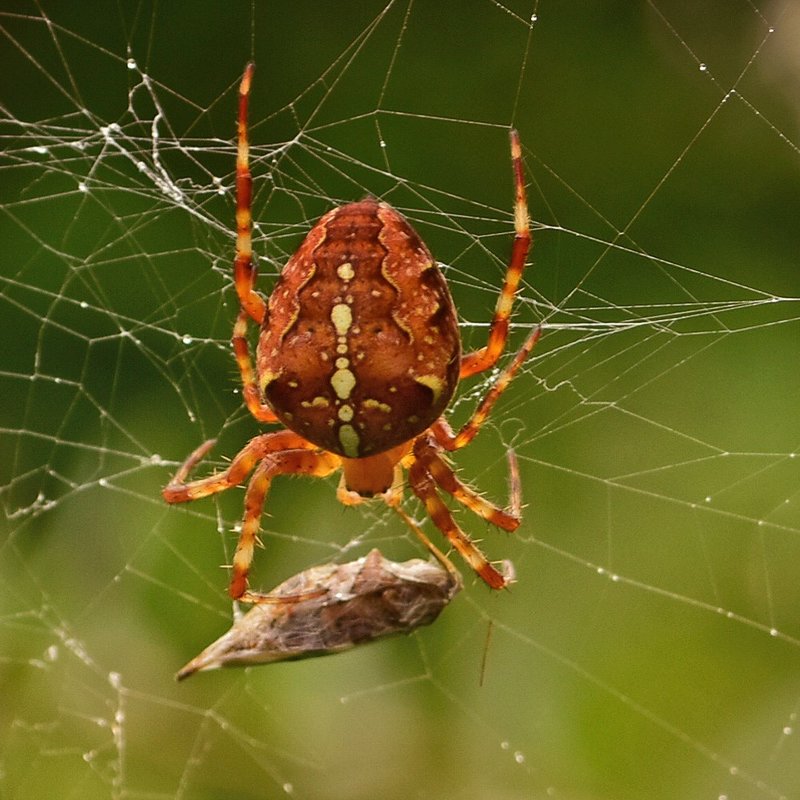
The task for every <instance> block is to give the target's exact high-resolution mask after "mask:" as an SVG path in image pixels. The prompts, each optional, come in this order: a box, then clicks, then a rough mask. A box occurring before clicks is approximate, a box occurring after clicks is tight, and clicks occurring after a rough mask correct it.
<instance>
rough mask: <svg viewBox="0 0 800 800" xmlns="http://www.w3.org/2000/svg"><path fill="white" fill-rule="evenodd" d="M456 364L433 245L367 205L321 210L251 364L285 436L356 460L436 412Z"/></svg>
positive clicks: (376, 205) (411, 433)
mask: <svg viewBox="0 0 800 800" xmlns="http://www.w3.org/2000/svg"><path fill="white" fill-rule="evenodd" d="M460 357H461V343H460V339H459V335H458V324H457V320H456V313H455V308H454V306H453V301H452V299H451V297H450V292H449V291H448V288H447V284H446V283H445V280H444V277H443V276H442V274H441V272H440V271H439V269H438V267H437V266H436V263H435V261H434V260H433V257H432V256H431V254H430V252H429V250H428V248H427V247H426V246H425V244H424V243H423V242H422V240H421V239H420V237H419V236H418V235H417V233H416V232H415V231H414V229H413V228H412V227H411V226H410V225H409V223H408V222H407V220H406V219H405V218H404V217H403V216H402V215H401V214H399V213H398V212H397V211H395V210H394V209H393V208H391V207H390V206H388V205H387V204H385V203H380V202H378V201H377V200H373V199H366V200H362V201H360V202H357V203H349V204H347V205H344V206H340V207H339V208H335V209H333V210H332V211H330V212H328V213H327V214H325V216H323V217H322V219H320V221H319V222H317V224H316V225H315V226H314V227H313V228H312V229H311V231H310V232H309V233H308V236H307V237H306V239H305V241H304V242H303V244H302V245H301V246H300V248H299V249H298V250H297V252H296V253H295V255H294V256H292V258H291V259H290V260H289V262H288V263H287V264H286V266H285V267H284V269H283V272H282V274H281V276H280V278H279V280H278V283H277V285H276V287H275V289H274V291H273V292H272V295H271V297H270V301H269V313H268V315H267V317H266V319H265V322H264V327H263V329H262V332H261V338H260V340H259V345H258V359H257V365H258V373H259V384H260V388H261V391H262V392H263V394H264V398H265V399H266V401H267V402H268V403H269V404H270V406H271V407H272V409H273V410H274V412H275V414H276V415H277V416H278V418H279V419H280V420H281V421H282V422H283V423H284V424H285V425H286V426H287V427H288V428H291V429H292V430H294V431H296V432H297V433H299V434H301V435H302V436H303V437H305V438H306V439H308V440H309V441H311V442H313V443H314V444H316V445H318V446H319V447H322V448H324V449H326V450H329V451H332V452H334V453H337V454H338V455H341V456H344V457H346V458H361V457H366V456H370V455H375V454H377V453H381V452H383V451H385V450H389V449H391V448H393V447H395V446H397V445H399V444H402V443H403V442H406V441H408V440H410V439H413V438H414V437H415V436H417V435H418V434H420V433H421V432H422V431H424V430H426V429H427V428H428V427H429V426H430V425H431V424H432V423H433V422H434V421H435V420H436V419H437V418H438V417H439V416H440V415H441V413H442V412H443V411H444V409H445V407H446V406H447V404H448V402H449V401H450V398H451V397H452V395H453V392H454V390H455V388H456V384H457V382H458V373H459V363H460Z"/></svg>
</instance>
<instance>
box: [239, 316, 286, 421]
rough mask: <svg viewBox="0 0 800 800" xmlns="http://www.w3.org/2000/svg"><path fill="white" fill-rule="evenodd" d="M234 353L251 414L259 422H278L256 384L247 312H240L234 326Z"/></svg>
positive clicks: (244, 395) (243, 395)
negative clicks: (248, 335)
mask: <svg viewBox="0 0 800 800" xmlns="http://www.w3.org/2000/svg"><path fill="white" fill-rule="evenodd" d="M231 342H232V344H233V352H234V353H235V355H236V363H237V364H238V365H239V373H240V374H241V376H242V397H243V398H244V402H245V405H246V406H247V408H248V410H249V411H250V413H251V414H252V415H253V416H254V417H255V418H256V419H257V420H258V421H259V422H277V421H278V418H277V417H276V416H275V412H274V411H273V410H272V409H271V408H270V407H269V406H268V405H267V404H266V403H265V402H264V401H263V400H262V399H261V392H260V390H259V388H258V383H257V382H256V376H255V372H254V370H253V361H252V359H251V358H250V347H249V345H248V344H247V312H246V311H240V312H239V316H238V317H237V318H236V324H235V325H234V326H233V338H232V339H231Z"/></svg>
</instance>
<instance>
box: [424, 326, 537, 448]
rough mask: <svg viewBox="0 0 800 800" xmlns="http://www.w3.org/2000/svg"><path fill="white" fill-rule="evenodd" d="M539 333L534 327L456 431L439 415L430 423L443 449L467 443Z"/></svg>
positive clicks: (532, 346) (481, 423) (532, 345)
mask: <svg viewBox="0 0 800 800" xmlns="http://www.w3.org/2000/svg"><path fill="white" fill-rule="evenodd" d="M540 335H541V329H540V328H536V329H535V330H534V331H533V332H532V333H531V334H530V335H529V336H528V338H527V339H526V340H525V341H524V342H523V344H522V347H521V348H520V349H519V350H518V351H517V354H516V355H515V356H514V359H513V361H512V362H511V363H510V364H509V365H508V366H507V367H506V368H505V369H504V370H503V371H502V372H501V373H500V374H499V375H498V376H497V378H496V379H495V381H494V383H493V384H492V386H491V387H490V389H489V391H488V392H486V394H485V395H484V397H483V399H482V400H481V402H480V403H478V407H477V408H476V409H475V411H473V412H472V416H471V417H470V418H469V419H468V420H467V421H466V422H465V423H464V425H463V426H462V427H461V429H460V430H459V431H458V433H454V432H453V430H452V428H451V427H450V425H449V424H448V423H447V421H446V420H445V419H444V417H441V418H440V419H438V420H436V422H434V423H433V425H431V428H430V429H431V432H432V433H433V435H434V437H435V438H436V441H437V442H438V443H439V444H440V445H441V446H442V447H444V449H445V450H459V449H460V448H462V447H465V446H466V445H468V444H469V443H470V442H471V441H472V440H473V439H474V438H475V435H476V434H477V433H478V431H479V430H480V428H481V425H483V423H484V422H485V420H486V418H487V417H488V416H489V414H490V413H491V410H492V406H494V404H495V403H496V402H497V400H498V399H499V397H500V395H501V394H503V392H504V391H505V390H506V389H507V388H508V384H509V383H511V380H512V378H513V377H514V375H516V373H517V371H518V370H519V368H520V367H521V366H522V364H523V362H524V361H525V359H526V358H527V357H528V355H529V354H530V352H531V350H533V348H534V347H535V345H536V342H537V341H538V340H539V336H540Z"/></svg>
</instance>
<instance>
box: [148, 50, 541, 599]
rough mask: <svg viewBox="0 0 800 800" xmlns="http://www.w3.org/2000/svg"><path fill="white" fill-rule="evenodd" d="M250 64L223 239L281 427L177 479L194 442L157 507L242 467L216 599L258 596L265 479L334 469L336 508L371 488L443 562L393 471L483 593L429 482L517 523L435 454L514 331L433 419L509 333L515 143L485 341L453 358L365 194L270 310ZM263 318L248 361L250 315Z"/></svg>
mask: <svg viewBox="0 0 800 800" xmlns="http://www.w3.org/2000/svg"><path fill="white" fill-rule="evenodd" d="M252 75H253V65H252V64H249V65H248V66H247V68H246V70H245V73H244V77H243V78H242V83H241V87H240V90H239V138H238V156H237V162H236V195H237V208H236V220H237V234H238V235H237V243H236V259H235V262H234V282H235V285H236V290H237V293H238V295H239V300H240V303H241V311H240V313H239V316H238V318H237V320H236V324H235V326H234V333H233V347H234V351H235V353H236V360H237V363H238V365H239V369H240V372H241V375H242V384H243V395H244V399H245V402H246V404H247V407H248V409H249V410H250V412H251V413H252V414H253V416H255V418H256V419H257V420H259V421H260V422H264V423H276V422H280V423H282V424H283V425H284V426H285V429H284V430H278V431H276V432H273V433H264V434H261V435H259V436H256V437H254V438H253V439H251V440H250V441H249V442H248V443H247V444H246V445H245V446H244V447H243V448H242V450H241V451H240V452H239V453H238V454H237V455H236V456H235V457H234V458H233V460H232V461H231V463H230V466H229V467H228V468H227V469H226V470H224V471H223V472H220V473H218V474H215V475H211V476H209V477H207V478H201V479H199V480H194V481H187V478H188V476H189V473H190V471H191V469H192V468H193V467H194V466H195V465H196V464H197V463H198V461H200V460H201V459H202V458H203V456H204V455H205V454H206V453H207V452H208V450H209V449H210V448H211V446H212V445H213V441H210V442H206V443H204V444H203V445H201V446H200V447H199V448H198V449H197V450H195V452H194V453H192V454H191V455H190V456H189V458H188V459H186V461H185V462H184V464H183V465H182V466H181V468H180V469H179V470H178V472H177V474H176V475H175V477H174V478H173V480H172V481H171V483H170V484H169V485H168V486H166V487H165V488H164V492H163V494H164V497H165V499H166V500H167V502H170V503H180V502H184V501H187V500H194V499H197V498H200V497H206V496H208V495H210V494H214V493H216V492H220V491H223V490H225V489H228V488H230V487H231V486H235V485H238V484H240V483H241V482H242V481H243V480H244V479H245V478H246V476H247V475H248V474H249V473H250V472H251V471H252V472H253V475H252V477H251V479H250V481H249V483H248V487H247V492H246V496H245V516H244V521H243V524H242V530H241V533H240V536H239V542H238V544H237V547H236V553H235V554H234V559H233V577H232V579H231V584H230V590H229V591H230V594H231V596H232V597H234V598H237V599H243V600H247V601H250V602H258V601H259V600H260V599H263V596H261V595H259V593H257V592H250V591H248V590H247V575H248V572H249V569H250V563H251V561H252V556H253V548H254V546H255V543H256V541H257V537H258V531H259V528H260V522H261V513H262V510H263V506H264V500H265V498H266V494H267V491H268V490H269V486H270V483H271V482H272V479H273V477H274V476H276V475H281V474H306V475H314V476H317V477H324V476H326V475H329V474H331V473H332V472H334V471H336V470H338V469H341V470H342V483H341V484H340V488H339V491H338V497H339V499H340V500H341V501H342V502H343V503H347V504H353V503H358V502H361V500H362V498H365V497H371V496H373V495H380V496H382V497H383V498H384V499H385V500H386V502H388V503H389V504H390V505H391V506H393V507H395V508H396V509H397V510H398V512H399V513H400V514H401V516H402V517H403V519H404V520H405V521H406V522H407V523H408V524H409V525H410V526H411V527H412V528H413V529H414V530H415V532H416V533H417V535H419V536H420V538H421V539H422V540H423V541H424V542H425V544H426V546H428V547H429V548H430V549H431V550H432V551H433V552H434V554H435V555H437V557H438V558H440V560H443V563H446V564H449V562H448V561H447V559H446V558H445V557H444V556H443V555H442V554H441V553H440V552H439V551H438V550H437V549H436V548H435V547H434V546H433V545H432V544H431V543H430V541H429V540H428V539H427V537H426V536H425V535H424V534H423V533H422V531H421V530H420V529H419V528H418V526H416V525H415V524H414V523H413V522H412V520H411V519H410V518H409V517H408V515H406V514H405V513H404V512H403V511H402V509H401V508H400V494H401V486H402V477H403V470H404V469H406V470H408V483H409V485H410V487H411V490H412V491H413V492H414V493H415V494H416V495H417V496H418V497H419V498H420V499H421V500H422V502H423V503H424V505H425V508H426V511H427V513H428V514H429V516H430V517H431V519H432V520H433V522H434V524H435V525H436V527H437V528H439V530H440V531H441V532H442V533H443V534H444V535H445V536H446V537H447V538H448V540H449V541H450V542H451V543H452V545H453V546H454V547H455V548H456V549H457V550H458V551H459V553H460V554H461V555H462V556H463V557H464V558H465V560H466V561H467V562H468V563H469V564H470V566H472V568H473V569H474V570H475V571H476V572H477V573H478V574H479V575H480V576H481V578H483V580H484V581H485V582H486V583H487V584H488V585H489V586H491V587H492V588H495V589H498V588H502V587H503V586H505V585H507V583H508V580H509V578H508V576H507V575H506V574H504V573H503V572H502V571H500V570H498V569H497V568H496V567H494V566H493V565H492V564H490V563H489V562H488V561H487V560H486V558H485V557H484V555H483V554H482V553H481V552H480V550H479V549H478V548H477V546H476V545H475V544H474V543H473V542H472V541H471V540H470V539H469V537H468V536H467V535H466V534H465V533H464V532H463V531H462V530H461V529H460V528H459V526H458V525H457V524H456V522H455V520H454V519H453V517H452V515H451V513H450V511H449V509H448V508H447V506H446V505H445V504H444V502H443V501H442V499H441V497H440V496H439V489H441V490H443V491H444V492H446V493H448V494H450V495H451V496H452V497H453V498H454V499H455V500H457V501H458V502H460V503H461V504H463V505H465V506H466V507H467V508H469V509H470V510H472V511H474V512H475V513H477V514H479V515H480V516H482V517H483V518H485V519H486V520H488V521H489V522H491V523H492V524H494V525H497V526H498V527H500V528H503V529H505V530H514V529H515V528H516V527H517V526H518V525H519V509H518V505H519V503H518V502H512V504H511V509H510V510H508V511H506V510H503V509H501V508H499V507H498V506H495V505H494V504H492V503H490V502H488V501H487V500H485V499H484V498H482V497H481V496H480V495H479V494H478V493H477V492H475V491H474V490H473V489H471V488H469V487H468V486H467V485H466V484H464V483H462V482H461V481H460V480H459V479H458V477H457V476H456V474H455V473H454V472H453V470H452V469H451V468H450V466H448V464H447V461H446V460H445V458H444V457H443V454H444V452H445V451H451V450H457V449H459V448H461V447H464V446H465V445H467V444H469V442H470V441H472V439H473V438H474V436H475V434H476V433H477V432H478V429H479V428H480V426H481V425H482V424H483V422H484V420H485V419H486V417H487V416H488V414H489V412H490V410H491V408H492V406H493V405H494V403H495V401H496V400H497V398H498V397H499V396H500V395H501V394H502V392H503V391H504V390H505V388H506V386H507V385H508V384H509V382H510V381H511V379H512V377H513V376H514V374H515V372H516V371H517V369H518V368H519V367H520V365H521V364H522V362H523V361H524V360H525V358H526V357H527V355H528V354H529V353H530V351H531V350H532V349H533V346H534V345H535V343H536V340H537V339H538V335H539V331H538V329H537V330H534V331H533V332H532V333H531V334H530V335H529V336H528V338H527V339H526V341H525V343H524V344H523V346H522V348H521V349H520V350H519V352H518V353H517V354H516V356H515V357H514V359H513V360H512V362H511V363H510V364H509V365H508V366H507V367H506V368H505V369H504V370H503V371H502V372H501V373H500V374H499V375H498V377H497V378H496V379H495V381H494V383H493V384H492V386H491V388H490V389H489V391H488V392H487V394H486V396H485V397H484V398H483V400H482V401H481V402H480V404H479V405H478V408H477V409H476V410H475V412H474V413H473V414H472V416H471V417H470V419H469V420H468V421H467V422H466V423H465V424H464V426H463V427H462V428H461V429H460V430H459V431H458V432H454V431H453V430H451V428H450V426H449V425H448V424H447V422H446V421H445V419H444V418H443V417H442V413H443V412H444V411H445V409H446V408H447V405H448V403H449V401H450V399H451V398H452V396H453V393H454V391H455V389H456V386H457V384H458V381H459V379H460V378H466V377H469V376H471V375H474V374H476V373H478V372H482V371H483V370H486V369H489V368H490V367H492V366H494V364H495V363H496V362H497V359H498V358H499V356H500V354H501V353H502V351H503V349H504V347H505V343H506V339H507V337H508V327H509V317H510V315H511V309H512V305H513V300H514V295H515V293H516V290H517V286H518V284H519V281H520V277H521V275H522V271H523V268H524V266H525V258H526V256H527V252H528V248H529V246H530V230H529V223H528V211H527V206H526V201H525V186H524V181H523V175H522V156H521V150H520V143H519V137H518V136H517V133H516V131H512V132H511V158H512V164H513V167H514V179H515V189H516V203H515V213H514V218H515V238H514V245H513V248H512V253H511V259H510V261H509V265H508V269H507V271H506V277H505V282H504V284H503V288H502V289H501V292H500V296H499V298H498V301H497V307H496V309H495V313H494V317H493V319H492V323H491V326H490V329H489V338H488V342H487V344H486V346H485V347H482V348H480V349H479V350H476V351H474V352H470V353H467V354H465V355H462V353H461V340H460V337H459V332H458V323H457V318H456V311H455V307H454V306H453V301H452V298H451V296H450V292H449V290H448V288H447V284H446V282H445V280H444V277H443V276H442V273H441V272H440V270H439V268H438V266H437V265H436V262H435V261H434V259H433V257H432V256H431V254H430V252H429V250H428V248H427V247H426V246H425V244H424V243H423V242H422V240H421V239H420V237H419V236H418V235H417V233H416V232H415V231H414V229H413V228H412V227H411V225H410V224H409V223H408V221H407V220H406V219H405V218H404V217H403V216H402V215H401V214H400V213H399V212H398V211H396V210H395V209H393V208H392V207H391V206H389V205H388V204H386V203H382V202H379V201H378V200H375V199H373V198H366V199H364V200H361V201H359V202H355V203H349V204H347V205H343V206H339V207H338V208H334V209H332V210H331V211H329V212H328V213H327V214H325V215H324V216H323V217H322V219H320V220H319V221H318V222H317V223H316V224H315V225H314V226H313V227H312V229H311V230H310V231H309V233H308V235H307V236H306V238H305V240H304V242H303V243H302V244H301V245H300V247H299V248H298V250H297V252H296V253H295V254H294V255H293V256H292V257H291V258H290V259H289V261H288V262H287V264H286V266H285V267H284V269H283V271H282V273H281V276H280V278H279V279H278V282H277V284H276V286H275V288H274V290H273V292H272V295H271V296H270V298H269V301H268V303H267V302H265V301H264V299H263V298H262V297H261V295H259V294H258V293H257V292H256V291H255V288H254V282H255V269H254V266H253V256H252V246H251V228H252V216H251V208H250V206H251V198H252V179H251V175H250V168H249V145H248V137H247V110H248V100H249V95H250V84H251V80H252ZM249 319H252V320H253V321H255V322H256V323H257V324H258V325H259V326H260V327H261V334H260V338H259V342H258V350H257V357H256V366H255V368H254V367H253V364H252V361H251V357H250V352H249V345H248V341H247V325H248V320H249Z"/></svg>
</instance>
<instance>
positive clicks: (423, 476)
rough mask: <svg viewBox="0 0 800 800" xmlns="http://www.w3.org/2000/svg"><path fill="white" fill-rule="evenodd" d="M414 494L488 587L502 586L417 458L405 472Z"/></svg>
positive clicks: (503, 581)
mask: <svg viewBox="0 0 800 800" xmlns="http://www.w3.org/2000/svg"><path fill="white" fill-rule="evenodd" d="M408 480H409V483H410V485H411V489H412V491H413V492H414V494H416V495H417V497H419V499H420V500H422V502H423V503H424V504H425V509H426V510H427V512H428V516H430V518H431V519H432V520H433V524H434V525H435V526H436V527H437V528H438V529H439V530H440V531H441V532H442V533H443V534H444V535H445V536H446V537H447V539H448V540H449V541H450V543H451V544H452V545H453V547H455V549H456V550H458V552H459V554H460V555H461V557H462V558H463V559H464V560H465V561H466V562H467V564H469V565H470V567H472V569H473V570H475V572H477V573H478V575H480V577H481V578H482V579H483V580H484V582H485V583H487V584H488V585H489V586H490V587H491V588H492V589H502V588H504V587H505V586H507V585H508V583H509V581H508V579H507V578H506V576H505V575H503V573H501V572H499V571H498V570H497V569H495V567H493V566H492V565H491V564H490V563H489V561H488V560H487V559H486V556H485V555H484V554H483V553H482V552H481V551H480V549H479V548H478V546H477V545H476V544H475V542H473V541H472V539H470V538H469V536H467V534H466V533H464V531H462V530H461V528H459V527H458V525H457V524H456V521H455V520H454V519H453V516H452V514H451V513H450V511H449V509H448V508H447V506H446V505H445V504H444V503H443V502H442V498H441V497H439V495H438V493H437V491H436V486H435V484H434V482H433V478H432V477H431V475H430V473H429V472H428V471H427V470H426V469H425V466H424V465H423V464H422V463H421V462H420V461H415V462H414V463H413V464H412V465H411V469H410V470H409V472H408Z"/></svg>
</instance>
